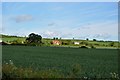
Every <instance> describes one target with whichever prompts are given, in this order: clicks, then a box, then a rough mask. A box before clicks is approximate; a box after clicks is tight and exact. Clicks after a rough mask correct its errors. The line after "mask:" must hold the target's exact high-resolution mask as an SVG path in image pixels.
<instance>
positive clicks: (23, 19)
mask: <svg viewBox="0 0 120 80" xmlns="http://www.w3.org/2000/svg"><path fill="white" fill-rule="evenodd" d="M12 19H13V20H15V22H16V23H20V22H26V21H31V20H33V16H32V15H19V16H16V17H14V18H12Z"/></svg>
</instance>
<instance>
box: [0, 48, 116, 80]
mask: <svg viewBox="0 0 120 80" xmlns="http://www.w3.org/2000/svg"><path fill="white" fill-rule="evenodd" d="M2 50H3V52H2V61H3V64H6V63H7V61H9V60H12V61H13V62H14V64H15V65H16V66H17V67H21V66H22V67H24V68H28V67H31V68H32V69H34V70H36V71H37V70H46V69H53V68H55V69H57V70H61V72H62V73H63V74H64V76H67V75H68V73H70V71H71V70H73V71H74V69H73V65H74V64H80V69H81V70H80V71H81V72H80V73H77V74H78V77H81V76H88V77H95V76H97V77H101V76H102V77H103V78H109V77H111V73H118V59H117V58H118V50H117V49H81V48H66V47H36V46H2ZM75 69H76V68H75ZM78 69H79V68H78ZM75 71H76V70H75Z"/></svg>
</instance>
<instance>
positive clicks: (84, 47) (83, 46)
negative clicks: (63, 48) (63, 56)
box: [79, 46, 88, 48]
mask: <svg viewBox="0 0 120 80" xmlns="http://www.w3.org/2000/svg"><path fill="white" fill-rule="evenodd" d="M79 48H88V47H86V46H81V47H79Z"/></svg>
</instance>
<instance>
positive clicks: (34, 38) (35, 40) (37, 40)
mask: <svg viewBox="0 0 120 80" xmlns="http://www.w3.org/2000/svg"><path fill="white" fill-rule="evenodd" d="M41 40H42V37H41V35H38V34H34V33H31V34H29V36H28V38H26V41H27V43H32V44H41V43H42V41H41Z"/></svg>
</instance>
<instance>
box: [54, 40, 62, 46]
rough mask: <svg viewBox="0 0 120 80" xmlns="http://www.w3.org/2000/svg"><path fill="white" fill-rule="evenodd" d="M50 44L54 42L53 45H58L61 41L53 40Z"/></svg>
mask: <svg viewBox="0 0 120 80" xmlns="http://www.w3.org/2000/svg"><path fill="white" fill-rule="evenodd" d="M52 44H54V45H60V44H61V42H60V41H59V40H53V41H52Z"/></svg>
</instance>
